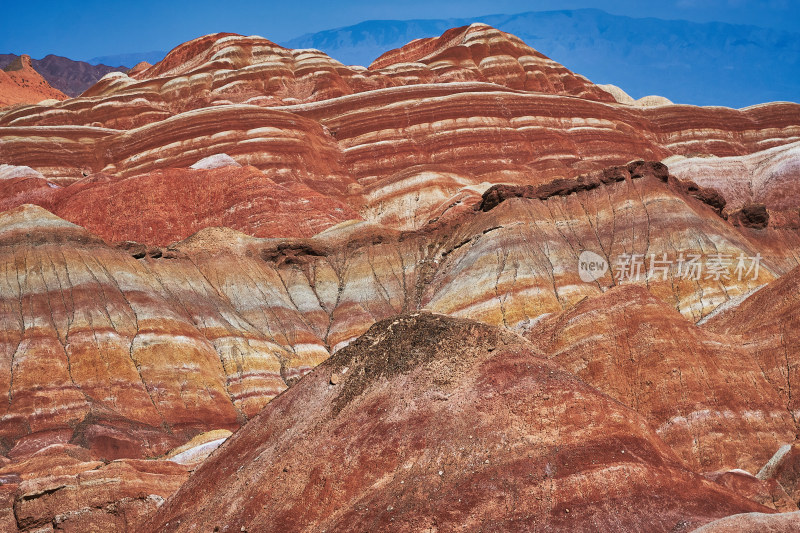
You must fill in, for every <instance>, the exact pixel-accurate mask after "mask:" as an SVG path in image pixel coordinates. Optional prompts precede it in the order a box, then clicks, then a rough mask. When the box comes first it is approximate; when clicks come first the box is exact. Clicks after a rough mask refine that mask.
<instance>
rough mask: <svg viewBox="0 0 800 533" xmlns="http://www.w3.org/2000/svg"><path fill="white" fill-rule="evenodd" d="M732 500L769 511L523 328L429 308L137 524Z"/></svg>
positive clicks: (583, 511)
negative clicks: (533, 341)
mask: <svg viewBox="0 0 800 533" xmlns="http://www.w3.org/2000/svg"><path fill="white" fill-rule="evenodd" d="M656 501H658V504H657V505H654V502H656ZM737 509H741V510H742V511H756V510H759V509H765V508H762V507H761V506H758V505H757V504H754V503H752V502H748V501H747V500H744V499H743V498H740V497H738V496H735V495H734V494H733V493H730V492H728V491H726V490H724V489H723V488H722V487H721V486H719V485H715V484H713V483H710V482H709V481H707V480H705V479H703V478H702V477H699V476H697V475H695V474H693V473H692V472H690V471H689V470H687V469H686V468H685V467H684V465H683V464H682V463H681V462H680V461H679V460H678V459H677V458H676V457H675V456H674V455H673V454H672V452H671V451H670V450H669V447H668V446H666V445H665V444H664V443H663V442H662V441H661V440H660V439H659V438H658V437H657V436H656V435H655V433H653V432H652V430H650V429H649V428H648V427H647V424H646V423H645V422H644V421H643V420H642V419H641V418H640V417H639V416H637V415H636V414H635V413H634V412H632V411H630V410H628V409H627V408H625V407H623V406H622V405H621V404H619V403H617V402H615V401H613V400H611V399H610V398H608V397H606V396H603V395H602V394H600V393H598V392H597V391H595V390H594V389H592V388H591V387H589V386H587V385H585V384H584V383H582V382H581V381H580V380H578V379H576V378H575V377H574V376H572V375H570V374H569V373H567V372H565V371H564V370H562V369H561V368H560V367H558V366H557V365H554V364H553V363H550V362H548V361H546V360H545V359H543V358H541V357H540V356H539V355H538V354H537V352H536V351H535V350H534V349H533V348H532V347H531V346H530V345H529V344H528V343H526V342H525V341H524V340H523V339H521V338H520V337H517V336H515V335H513V334H509V333H506V332H504V331H502V330H500V329H497V328H492V327H489V326H485V325H481V324H478V323H474V322H470V321H464V320H456V319H452V318H446V317H443V316H439V315H432V314H425V313H422V314H414V315H402V316H399V317H396V318H393V319H387V320H385V321H382V322H379V323H377V324H375V325H374V326H373V327H372V328H370V330H369V331H368V332H367V333H366V334H365V335H364V336H363V337H361V338H360V339H359V340H358V341H357V342H355V343H354V344H352V345H351V346H349V347H347V348H345V349H343V350H341V351H340V352H339V353H338V354H336V355H335V356H334V357H332V358H331V359H329V360H328V361H326V362H325V363H323V365H321V366H320V367H318V368H317V369H316V370H315V371H314V372H313V373H312V374H309V375H308V376H307V377H306V378H305V379H303V380H302V381H300V382H299V383H298V384H297V385H296V386H295V387H293V388H292V389H290V390H289V391H287V392H286V393H284V394H283V395H281V396H280V397H279V398H277V399H276V400H274V401H273V402H272V403H270V404H269V405H268V406H267V407H266V408H265V409H264V411H262V412H261V413H260V414H259V415H258V416H257V417H256V418H255V419H253V420H252V421H251V422H250V423H249V424H248V425H247V426H245V428H243V429H242V430H240V431H239V432H238V433H236V434H235V435H234V436H233V437H231V438H230V439H229V440H228V442H226V443H225V445H223V446H222V447H221V448H220V449H219V450H218V452H217V453H216V454H215V455H213V456H212V457H211V458H209V460H208V461H206V462H205V463H204V464H203V465H202V466H201V467H200V468H199V469H198V470H197V471H196V472H195V474H194V475H193V476H192V477H191V478H190V479H189V480H188V481H187V483H186V484H184V486H183V487H181V489H180V490H179V491H178V493H177V494H176V495H175V496H173V497H172V498H171V499H170V500H169V501H168V502H167V503H165V505H164V506H163V507H162V508H160V509H159V511H158V512H157V513H156V515H155V516H154V517H153V518H152V519H151V520H149V521H148V522H147V523H146V524H144V525H143V526H142V527H141V529H140V531H154V530H158V531H196V530H200V529H202V530H206V529H207V530H212V529H214V528H215V527H219V528H220V529H222V528H223V527H227V528H228V529H230V530H238V529H240V528H244V529H246V530H252V529H258V530H263V531H304V530H309V529H313V530H322V529H325V530H327V531H344V530H348V531H350V530H353V529H358V530H362V529H364V530H388V529H391V530H393V531H419V530H424V529H426V528H431V527H434V528H437V529H439V530H450V529H455V528H466V529H479V528H482V529H498V530H503V531H529V530H531V529H532V528H533V527H537V528H543V529H569V530H570V531H597V530H598V529H601V530H604V531H610V530H618V529H619V528H621V527H624V528H626V530H628V531H636V530H647V531H670V530H671V529H672V528H674V527H675V525H676V524H679V523H681V524H686V525H687V526H692V525H694V526H697V525H700V524H702V523H705V522H707V521H709V520H713V519H714V518H715V517H719V516H723V515H727V514H730V513H732V512H734V513H735V512H737V511H736V510H737Z"/></svg>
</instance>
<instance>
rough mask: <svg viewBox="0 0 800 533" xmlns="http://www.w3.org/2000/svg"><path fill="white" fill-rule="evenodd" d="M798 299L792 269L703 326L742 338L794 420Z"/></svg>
mask: <svg viewBox="0 0 800 533" xmlns="http://www.w3.org/2000/svg"><path fill="white" fill-rule="evenodd" d="M799 300H800V269H795V270H793V271H791V272H790V273H788V274H786V275H785V276H783V277H782V278H780V279H778V280H776V281H774V282H773V283H770V284H769V285H767V286H766V287H764V288H763V289H761V290H759V291H757V292H755V293H754V294H752V295H751V296H750V297H748V298H747V299H745V300H744V301H742V302H741V303H739V304H738V305H737V306H733V307H730V308H728V309H725V310H723V311H721V312H720V313H718V314H716V315H715V316H713V317H711V318H710V319H709V320H708V321H707V322H706V323H705V324H704V325H703V327H704V328H705V329H707V330H709V331H712V332H715V333H719V334H723V335H729V336H733V338H737V337H739V336H741V338H742V339H746V341H743V342H746V343H747V346H748V348H749V349H750V350H752V351H753V353H754V354H755V356H756V358H757V361H758V363H759V366H760V367H761V369H762V371H763V373H764V375H765V376H766V378H767V380H768V381H769V383H770V385H771V386H772V387H773V389H774V390H775V391H776V392H778V393H779V394H780V395H781V397H782V398H783V401H784V404H785V405H786V406H787V408H788V409H789V411H790V412H791V414H792V416H793V417H794V418H795V420H797V419H798V417H800V403H799V402H800V399H798V398H797V395H793V394H792V390H793V389H795V390H797V388H799V387H800V365H798V363H799V362H800V352H798V350H799V349H800V348H798V347H799V346H800V344H799V343H798V341H800V339H799V338H798V335H799V334H798V325H799V324H798V322H799V321H800V301H799Z"/></svg>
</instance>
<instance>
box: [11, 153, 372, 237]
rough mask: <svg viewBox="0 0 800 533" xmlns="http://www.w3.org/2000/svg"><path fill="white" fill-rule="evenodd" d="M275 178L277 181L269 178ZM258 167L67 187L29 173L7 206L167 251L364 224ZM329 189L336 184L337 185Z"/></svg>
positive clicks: (14, 186)
mask: <svg viewBox="0 0 800 533" xmlns="http://www.w3.org/2000/svg"><path fill="white" fill-rule="evenodd" d="M270 174H271V176H272V178H274V179H275V180H281V181H282V183H277V182H276V181H273V179H271V178H270V177H269V175H270ZM284 179H285V178H284V177H282V176H281V175H280V173H277V172H270V173H269V174H268V173H267V172H262V171H260V170H258V169H256V168H254V167H252V166H246V167H241V168H239V167H231V166H225V167H221V168H214V169H210V170H204V169H197V170H194V169H171V170H165V171H154V172H150V173H148V174H142V175H138V176H133V177H130V178H126V179H119V178H114V177H111V176H108V175H103V174H98V175H94V176H92V177H90V178H86V179H83V180H80V181H78V182H76V183H73V184H71V185H69V186H67V187H57V186H54V184H53V183H52V182H48V181H47V180H44V179H32V178H31V177H30V176H24V177H21V178H17V179H13V180H6V181H5V182H3V181H0V191H1V192H2V193H5V194H4V197H3V198H2V199H0V209H4V208H6V209H7V208H11V207H16V206H17V205H19V204H20V203H24V202H26V201H28V200H32V199H35V200H37V203H38V204H40V205H42V206H44V207H46V208H48V209H49V210H51V211H52V212H53V213H55V214H57V215H58V216H60V217H63V218H64V219H67V220H74V221H78V223H80V224H81V225H82V226H83V227H85V228H86V229H88V230H90V231H91V232H92V233H94V234H95V235H98V236H100V237H102V238H103V239H105V240H106V241H108V242H120V241H137V242H144V243H148V244H151V245H160V246H164V245H167V244H170V243H173V242H176V241H180V240H183V239H185V238H187V237H189V236H191V235H192V234H194V233H196V232H197V231H199V230H201V229H204V228H208V227H215V226H224V227H228V228H231V229H234V230H240V231H245V232H247V233H249V234H250V235H254V236H257V237H311V236H312V235H314V234H316V233H318V232H320V231H321V230H323V229H325V228H327V227H329V226H332V225H334V224H337V223H339V222H343V221H345V220H352V219H358V218H359V215H358V213H357V212H356V211H355V210H353V209H352V208H351V207H350V206H349V205H347V204H345V203H343V202H340V201H337V200H336V199H335V197H334V198H332V197H330V196H325V195H323V194H321V193H320V192H317V191H316V190H314V189H312V188H310V187H309V186H308V185H306V184H304V183H301V182H298V181H284ZM328 187H329V188H333V187H335V185H333V184H330V185H329V186H328Z"/></svg>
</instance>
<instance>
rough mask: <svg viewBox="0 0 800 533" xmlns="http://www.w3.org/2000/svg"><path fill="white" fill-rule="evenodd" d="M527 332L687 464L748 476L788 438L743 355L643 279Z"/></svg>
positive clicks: (780, 405) (754, 367)
mask: <svg viewBox="0 0 800 533" xmlns="http://www.w3.org/2000/svg"><path fill="white" fill-rule="evenodd" d="M527 336H528V337H529V338H530V339H531V340H532V341H533V342H534V344H536V345H537V346H538V347H540V348H541V349H542V350H543V352H544V353H545V354H547V355H548V356H549V357H550V358H552V359H554V360H555V361H556V362H557V363H559V364H560V365H561V366H563V367H564V368H565V369H567V370H568V371H569V372H572V373H574V374H575V375H576V376H578V377H580V378H581V379H582V380H584V381H585V382H586V383H589V384H590V385H593V386H595V387H597V388H598V389H599V390H601V391H603V392H605V393H606V394H608V395H609V396H611V397H612V398H615V399H617V400H619V401H620V402H622V403H623V404H625V405H628V406H630V407H631V408H633V409H635V410H636V411H638V412H639V413H641V414H642V415H643V416H644V417H645V418H646V419H647V420H648V422H649V423H650V425H651V427H653V428H656V431H657V433H658V434H659V436H660V437H661V438H662V439H664V441H665V442H666V443H667V444H669V445H670V447H671V448H672V449H673V450H675V452H676V453H677V454H678V456H680V457H681V458H682V459H683V460H685V461H686V462H687V463H688V464H690V465H691V466H692V467H693V468H694V469H696V470H699V471H711V470H719V469H722V468H727V469H730V468H740V469H745V470H748V471H750V472H751V474H755V473H756V472H758V470H759V469H760V468H761V466H762V465H763V464H764V463H765V462H766V461H767V460H768V459H769V458H770V457H771V456H772V454H773V453H774V451H775V450H776V449H777V448H778V447H780V445H781V444H783V443H785V442H788V441H791V440H793V439H794V435H795V433H796V428H795V424H794V419H793V418H792V416H791V414H790V413H789V412H788V411H787V409H786V405H785V403H784V402H783V401H782V399H781V397H780V395H779V394H778V393H777V391H775V390H774V389H773V388H772V387H771V386H770V384H769V382H768V381H767V379H766V378H765V377H764V375H763V374H762V372H761V368H760V367H759V364H758V361H757V360H756V359H755V358H754V357H752V355H751V353H750V352H749V351H748V350H747V349H746V348H744V347H742V346H741V344H739V343H738V342H735V341H734V342H731V341H729V340H728V339H726V338H724V337H718V336H715V335H711V334H709V333H707V332H705V331H703V330H701V329H700V328H698V327H696V326H694V325H692V324H691V323H689V322H688V321H687V320H686V319H685V318H684V317H682V316H681V315H680V313H678V312H677V311H675V310H674V309H671V308H669V307H668V306H666V305H665V304H664V303H662V302H661V301H659V300H657V299H656V298H655V297H653V296H652V295H651V294H650V292H649V291H647V290H646V289H645V288H644V287H640V286H621V287H615V288H613V289H611V290H609V291H607V292H606V293H605V294H603V295H602V296H599V297H595V298H590V299H588V300H586V301H584V302H582V303H580V304H579V305H577V306H576V307H574V308H573V309H571V310H569V311H567V312H565V313H562V314H559V315H554V316H551V317H547V318H545V319H543V320H542V321H540V322H539V323H538V324H536V325H535V326H534V327H533V328H532V329H531V330H530V331H529V332H528V333H527ZM745 450H747V451H746V452H745Z"/></svg>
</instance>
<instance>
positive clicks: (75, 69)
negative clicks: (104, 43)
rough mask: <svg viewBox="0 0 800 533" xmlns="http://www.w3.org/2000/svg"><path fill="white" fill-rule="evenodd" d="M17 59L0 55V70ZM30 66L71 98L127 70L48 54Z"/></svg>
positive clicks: (15, 56) (11, 55) (32, 62)
mask: <svg viewBox="0 0 800 533" xmlns="http://www.w3.org/2000/svg"><path fill="white" fill-rule="evenodd" d="M18 57H20V56H17V55H14V54H0V68H3V67H5V66H7V65H8V64H10V63H12V62H13V61H16V60H17V58H18ZM31 66H32V67H33V68H34V69H35V70H36V72H38V73H39V74H41V75H42V77H43V78H44V79H45V80H46V81H47V83H49V84H50V85H51V86H52V87H53V88H54V89H57V90H59V91H61V92H63V93H64V94H66V95H67V96H72V97H75V96H78V95H79V94H81V93H82V92H83V91H85V90H86V89H88V88H89V87H91V86H92V85H94V84H95V83H96V82H97V80H99V79H100V78H102V77H103V76H105V75H106V74H108V73H109V72H115V71H120V72H124V71H125V70H127V69H126V67H121V66H118V67H109V66H108V65H92V64H90V63H86V62H84V61H74V60H72V59H68V58H66V57H61V56H57V55H53V54H49V55H47V56H45V57H43V58H42V59H32V60H31Z"/></svg>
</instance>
